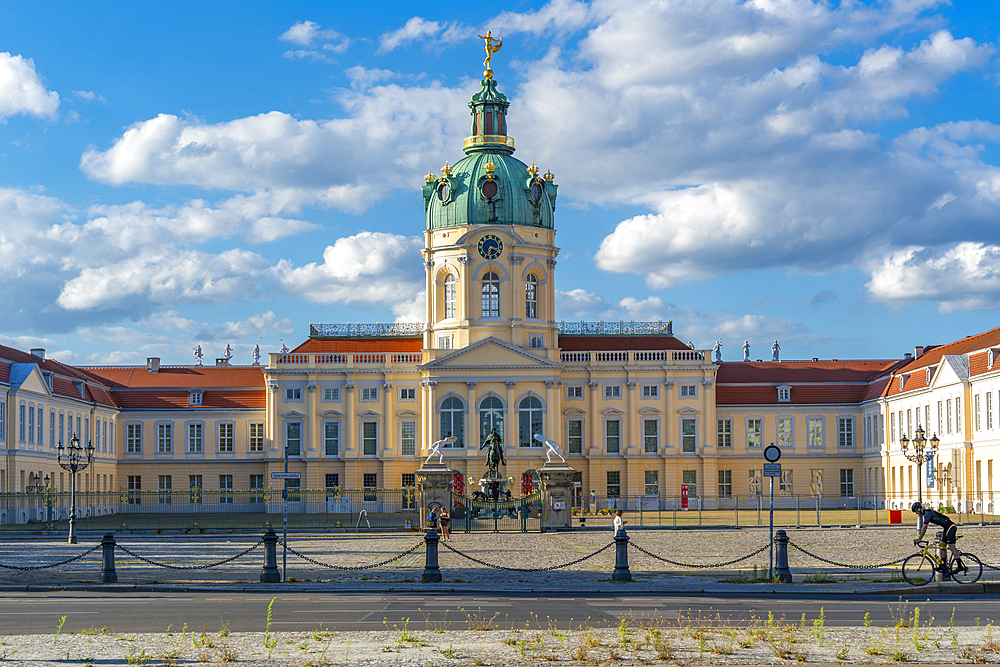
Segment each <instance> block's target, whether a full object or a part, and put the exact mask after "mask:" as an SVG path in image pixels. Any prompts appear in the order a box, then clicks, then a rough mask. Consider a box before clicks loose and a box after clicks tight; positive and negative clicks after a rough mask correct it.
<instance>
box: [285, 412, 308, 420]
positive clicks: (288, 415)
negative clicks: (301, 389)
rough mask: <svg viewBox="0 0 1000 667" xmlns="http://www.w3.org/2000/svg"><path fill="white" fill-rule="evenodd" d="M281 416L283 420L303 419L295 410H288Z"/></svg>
mask: <svg viewBox="0 0 1000 667" xmlns="http://www.w3.org/2000/svg"><path fill="white" fill-rule="evenodd" d="M281 416H282V417H284V418H285V419H293V418H295V417H305V415H304V414H302V413H301V412H296V411H295V410H290V411H288V412H286V413H284V414H282V415H281Z"/></svg>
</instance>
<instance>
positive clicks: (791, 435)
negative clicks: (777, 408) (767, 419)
mask: <svg viewBox="0 0 1000 667" xmlns="http://www.w3.org/2000/svg"><path fill="white" fill-rule="evenodd" d="M782 422H788V433H784V432H782V430H781V424H782ZM774 440H775V444H776V445H777V446H778V447H780V448H781V449H782V451H785V450H787V451H789V452H791V451H792V450H793V449H795V418H794V417H791V416H788V415H778V416H776V417H775V419H774Z"/></svg>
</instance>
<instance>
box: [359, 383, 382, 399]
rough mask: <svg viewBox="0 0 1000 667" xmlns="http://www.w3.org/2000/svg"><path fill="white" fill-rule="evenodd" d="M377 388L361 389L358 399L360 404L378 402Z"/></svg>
mask: <svg viewBox="0 0 1000 667" xmlns="http://www.w3.org/2000/svg"><path fill="white" fill-rule="evenodd" d="M378 389H379V388H378V387H361V398H360V399H359V400H360V401H361V402H362V403H375V402H377V401H378V393H379V392H378Z"/></svg>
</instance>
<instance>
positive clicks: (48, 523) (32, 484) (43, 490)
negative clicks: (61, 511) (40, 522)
mask: <svg viewBox="0 0 1000 667" xmlns="http://www.w3.org/2000/svg"><path fill="white" fill-rule="evenodd" d="M44 481H45V484H44V485H43V484H42V478H41V477H39V476H38V475H32V476H31V477H29V478H28V484H27V486H25V487H24V492H25V493H37V494H45V509H46V512H45V527H46V528H51V527H52V497H51V496H50V495H49V492H48V491H49V484H50V483H51V482H52V480H51V479H50V478H49V476H48V475H46V476H45V480H44Z"/></svg>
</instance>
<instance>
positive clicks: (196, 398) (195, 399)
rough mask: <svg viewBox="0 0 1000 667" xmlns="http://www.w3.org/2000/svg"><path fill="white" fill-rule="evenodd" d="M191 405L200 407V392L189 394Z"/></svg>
mask: <svg viewBox="0 0 1000 667" xmlns="http://www.w3.org/2000/svg"><path fill="white" fill-rule="evenodd" d="M191 405H201V392H200V391H192V392H191Z"/></svg>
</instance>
